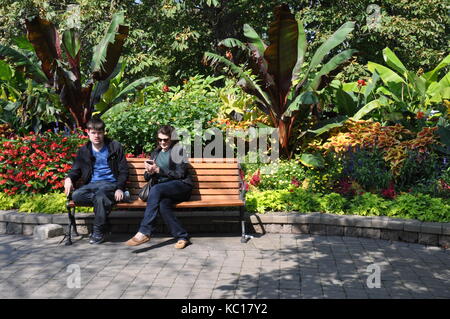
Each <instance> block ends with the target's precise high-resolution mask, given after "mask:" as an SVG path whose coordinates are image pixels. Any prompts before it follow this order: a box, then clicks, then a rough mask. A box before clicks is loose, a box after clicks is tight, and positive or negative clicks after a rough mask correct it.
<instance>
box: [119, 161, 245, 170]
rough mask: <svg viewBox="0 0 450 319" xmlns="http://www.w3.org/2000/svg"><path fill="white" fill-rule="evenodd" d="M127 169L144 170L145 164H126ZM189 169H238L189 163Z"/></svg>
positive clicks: (214, 164) (218, 164)
mask: <svg viewBox="0 0 450 319" xmlns="http://www.w3.org/2000/svg"><path fill="white" fill-rule="evenodd" d="M128 167H129V168H134V169H144V168H145V164H144V163H143V162H139V163H136V162H135V163H128ZM189 168H194V169H201V168H203V169H233V168H234V169H238V164H237V163H190V167H189Z"/></svg>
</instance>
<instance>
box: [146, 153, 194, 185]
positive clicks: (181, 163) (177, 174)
mask: <svg viewBox="0 0 450 319" xmlns="http://www.w3.org/2000/svg"><path fill="white" fill-rule="evenodd" d="M159 152H161V147H158V148H156V149H155V150H154V151H153V152H152V153H151V154H150V159H152V160H154V161H155V162H156V158H157V157H158V154H159ZM168 152H171V154H170V155H171V156H169V169H168V170H165V169H163V168H161V167H160V171H159V173H157V174H150V173H148V172H145V173H144V178H145V180H146V181H149V180H150V179H151V180H152V184H155V183H157V181H158V177H160V176H163V177H168V178H169V180H174V179H179V180H181V181H182V182H184V183H186V184H188V185H190V186H194V181H193V179H192V175H191V174H190V173H189V169H188V168H189V163H188V161H187V157H186V156H184V152H183V148H182V147H181V146H179V144H175V145H172V146H171V147H170V149H169V150H168ZM174 158H175V161H174Z"/></svg>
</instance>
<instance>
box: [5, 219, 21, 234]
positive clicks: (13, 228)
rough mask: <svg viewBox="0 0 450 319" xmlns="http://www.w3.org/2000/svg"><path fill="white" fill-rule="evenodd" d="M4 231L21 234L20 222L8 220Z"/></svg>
mask: <svg viewBox="0 0 450 319" xmlns="http://www.w3.org/2000/svg"><path fill="white" fill-rule="evenodd" d="M6 233H7V234H8V235H22V224H18V223H12V222H8V223H7V224H6Z"/></svg>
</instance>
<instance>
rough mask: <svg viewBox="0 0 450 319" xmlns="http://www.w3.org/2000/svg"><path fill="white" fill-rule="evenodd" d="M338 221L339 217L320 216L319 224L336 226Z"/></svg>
mask: <svg viewBox="0 0 450 319" xmlns="http://www.w3.org/2000/svg"><path fill="white" fill-rule="evenodd" d="M338 220H339V216H336V215H331V214H322V215H321V216H320V223H321V224H323V225H336V224H337V222H338Z"/></svg>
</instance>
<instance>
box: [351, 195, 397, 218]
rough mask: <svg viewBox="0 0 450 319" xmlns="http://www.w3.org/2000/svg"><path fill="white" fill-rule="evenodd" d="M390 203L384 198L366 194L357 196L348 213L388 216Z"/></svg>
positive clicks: (352, 201)
mask: <svg viewBox="0 0 450 319" xmlns="http://www.w3.org/2000/svg"><path fill="white" fill-rule="evenodd" d="M389 206H390V203H389V201H388V200H385V199H383V198H382V197H380V196H378V195H376V194H372V193H364V194H362V195H357V196H355V197H354V198H353V199H352V200H351V202H350V206H349V209H348V211H347V212H348V213H350V214H353V215H361V216H382V215H387V212H388V209H389Z"/></svg>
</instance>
